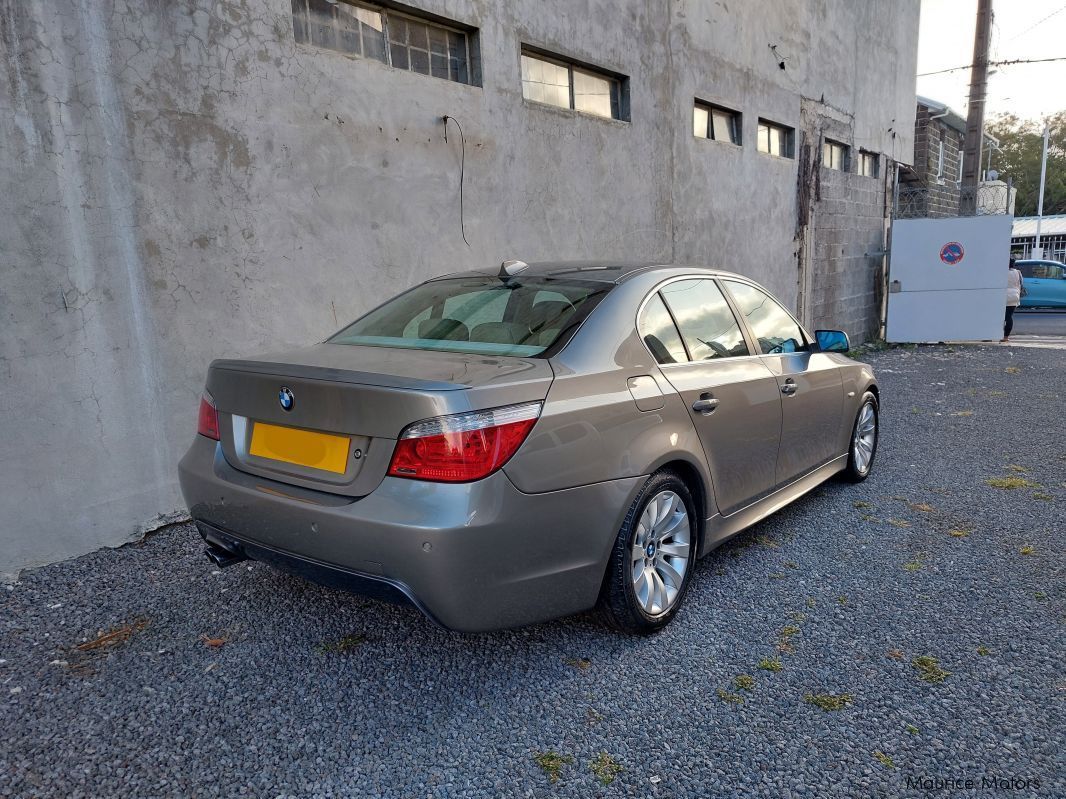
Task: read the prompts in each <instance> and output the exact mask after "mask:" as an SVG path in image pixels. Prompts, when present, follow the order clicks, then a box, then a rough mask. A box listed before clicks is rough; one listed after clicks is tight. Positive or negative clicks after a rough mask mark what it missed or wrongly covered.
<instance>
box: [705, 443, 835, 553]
mask: <svg viewBox="0 0 1066 799" xmlns="http://www.w3.org/2000/svg"><path fill="white" fill-rule="evenodd" d="M847 465H848V456H847V454H844V455H839V456H837V457H836V458H834V459H833V460H831V461H829V462H828V463H825V464H823V465H821V466H819V467H818V468H817V469H815V470H813V471H811V472H808V473H807V474H806V475H804V476H803V477H801V478H799V479H798V480H795V481H794V482H792V483H789V484H788V485H786V486H783V487H781V488H779V489H778V490H777V491H775V492H774V493H772V494H770V495H768V496H765V497H763V498H762V499H760V500H758V501H757V502H753V503H752V504H750V505H748V506H746V507H744V508H741V509H740V510H737V511H734V512H733V513H731V514H729V515H728V516H722V515H721V514H716V515H714V516H712V517H711V518H710V519H708V520H707V522H706V527H705V534H704V536H703V546H702V547H701V548H700V557H702V556H704V555H706V554H707V553H708V552H710V551H711V550H713V549H716V548H717V547H719V546H721V545H722V544H723V543H725V542H726V541H728V540H729V539H730V538H732V537H733V536H735V535H736V534H737V533H739V532H741V531H743V530H746V529H747V528H749V527H751V526H752V525H753V524H755V523H756V522H759V521H762V520H763V519H765V518H766V517H767V516H769V515H771V514H773V513H776V512H777V511H779V510H781V508H783V507H785V505H788V504H789V503H791V502H794V501H796V500H797V499H799V498H800V497H802V496H803V495H804V494H806V493H807V492H808V491H810V490H811V489H813V488H816V487H817V486H819V485H821V484H822V483H824V482H825V481H826V480H828V479H829V478H830V477H832V476H833V475H835V474H837V473H838V472H841V471H843V470H844V469H845V468H846V467H847Z"/></svg>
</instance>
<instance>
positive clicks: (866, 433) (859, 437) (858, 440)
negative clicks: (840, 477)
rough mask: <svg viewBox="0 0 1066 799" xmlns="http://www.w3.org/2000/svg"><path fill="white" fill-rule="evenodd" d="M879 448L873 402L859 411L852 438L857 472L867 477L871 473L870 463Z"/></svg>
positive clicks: (852, 449)
mask: <svg viewBox="0 0 1066 799" xmlns="http://www.w3.org/2000/svg"><path fill="white" fill-rule="evenodd" d="M876 446H877V411H876V410H874V406H873V403H872V402H867V403H866V404H865V405H863V406H862V410H861V411H859V418H858V419H857V420H856V422H855V433H854V435H853V436H852V437H851V457H852V460H853V461H854V463H855V470H856V471H857V472H859V474H863V475H865V474H866V473H867V472H868V471H870V463H871V462H872V461H873V459H874V448H875V447H876Z"/></svg>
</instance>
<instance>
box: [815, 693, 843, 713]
mask: <svg viewBox="0 0 1066 799" xmlns="http://www.w3.org/2000/svg"><path fill="white" fill-rule="evenodd" d="M853 698H854V697H852V695H851V694H805V695H804V697H803V701H804V702H806V703H807V704H808V705H814V706H815V707H817V708H820V709H822V710H826V711H832V710H843V709H844V708H846V707H848V706H849V705H850V704H851V702H852V699H853Z"/></svg>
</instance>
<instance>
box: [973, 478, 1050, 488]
mask: <svg viewBox="0 0 1066 799" xmlns="http://www.w3.org/2000/svg"><path fill="white" fill-rule="evenodd" d="M985 485H990V486H992V488H1002V489H1003V490H1004V491H1013V490H1014V489H1016V488H1040V486H1039V485H1038V484H1037V483H1034V482H1032V481H1030V480H1026V479H1025V478H1024V477H989V478H987V479H986V480H985Z"/></svg>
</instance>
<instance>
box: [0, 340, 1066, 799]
mask: <svg viewBox="0 0 1066 799" xmlns="http://www.w3.org/2000/svg"><path fill="white" fill-rule="evenodd" d="M870 360H871V361H872V362H873V363H874V365H875V367H876V368H877V370H878V373H879V377H880V380H881V385H882V396H883V397H884V408H883V415H882V424H883V437H882V441H881V450H880V452H879V456H878V462H877V464H876V467H875V470H874V474H873V476H872V477H871V478H870V479H869V480H868V481H867V482H866V483H864V484H862V485H860V486H849V485H845V484H843V483H839V482H830V483H827V484H826V485H824V486H822V487H821V488H820V489H818V490H816V491H815V492H814V493H813V494H811V495H809V496H808V497H806V498H804V499H802V500H800V501H799V502H798V503H796V504H794V505H793V506H792V507H790V508H788V509H786V510H784V511H782V512H781V513H779V514H777V515H776V516H775V517H773V518H771V519H769V520H767V521H766V522H764V523H762V524H760V525H758V526H757V527H756V528H754V529H752V530H750V531H748V532H745V533H743V534H741V535H740V536H738V537H737V538H735V539H734V540H733V541H731V542H730V543H729V544H727V545H726V546H724V547H723V548H721V549H719V550H718V551H717V552H715V553H714V554H712V555H710V556H709V557H707V558H705V559H704V560H702V561H701V562H700V564H699V567H698V569H697V572H696V575H695V582H694V584H693V586H692V591H691V593H690V594H689V597H688V603H687V605H686V608H685V609H684V610H683V611H682V613H681V614H680V615H679V616H678V618H677V619H676V620H675V622H674V624H673V625H671V627H670V628H669V629H668V630H667V631H665V632H664V633H662V634H661V635H658V636H656V637H652V638H625V637H620V636H618V635H614V634H612V633H610V632H607V631H606V630H605V629H604V628H602V627H600V626H599V625H598V623H597V622H596V620H595V619H594V618H593V617H591V616H586V617H579V618H571V619H566V620H563V621H559V622H554V623H551V624H544V625H539V626H536V627H532V628H527V629H523V630H517V631H511V632H504V633H498V634H492V635H478V636H462V635H456V634H449V633H445V632H441V631H438V630H436V629H434V628H433V627H431V626H430V625H429V624H428V623H427V622H426V621H424V620H423V619H422V618H421V617H420V616H419V615H418V614H417V613H416V612H414V611H413V610H410V609H407V608H403V607H396V606H390V605H383V604H377V603H374V602H370V601H366V600H363V599H360V598H358V597H353V596H351V595H347V594H344V593H341V592H337V591H331V590H327V589H324V588H321V587H318V586H315V585H311V584H308V583H305V582H302V581H300V580H298V579H296V578H292V577H288V576H285V575H282V574H279V573H276V572H274V571H272V570H270V569H269V568H267V567H265V566H262V565H258V564H254V565H252V566H250V567H248V566H246V565H244V564H242V565H240V566H236V567H234V568H232V569H229V570H227V571H225V572H218V571H215V570H213V568H212V567H210V565H209V564H208V563H207V561H206V560H205V559H204V557H203V556H202V554H201V546H200V543H199V539H198V537H197V536H196V534H195V532H194V531H193V530H192V528H191V527H190V526H188V525H181V526H176V527H171V528H169V529H166V530H164V531H161V532H159V533H157V534H154V535H152V536H150V537H149V538H147V539H146V540H145V541H143V542H142V543H140V544H138V545H134V546H128V547H124V548H122V549H118V550H109V551H103V552H98V553H94V554H92V555H88V556H85V557H82V558H78V559H76V560H73V561H69V562H66V563H61V564H57V565H53V566H49V567H46V568H42V569H38V570H36V571H33V572H30V573H26V574H24V575H23V576H22V579H21V581H20V582H19V583H17V584H15V585H14V586H10V587H9V588H8V590H0V625H2V627H0V636H2V637H0V729H2V731H3V734H2V738H0V796H64V797H78V796H94V797H95V796H138V797H149V796H183V797H184V796H193V795H196V796H215V795H218V796H235V795H254V796H349V797H351V796H359V797H370V796H383V797H418V796H426V797H438V796H446V797H452V796H456V797H457V796H478V797H480V796H501V797H504V796H505V797H514V796H570V797H593V796H641V797H643V796H648V797H676V796H699V797H716V796H722V797H741V796H743V797H749V796H765V797H774V799H788V797H820V796H844V797H882V796H883V797H898V796H910V795H918V796H925V795H930V794H931V793H935V794H936V795H948V796H967V797H969V796H973V797H991V796H997V795H1001V794H1005V795H1014V796H1059V797H1061V796H1064V795H1066V775H1064V767H1063V761H1062V750H1061V745H1062V742H1063V740H1064V739H1066V728H1064V727H1066V725H1064V715H1066V714H1064V701H1066V674H1064V673H1063V652H1064V649H1066V647H1064V643H1066V641H1064V631H1066V626H1064V625H1066V602H1064V592H1063V585H1062V577H1063V567H1062V562H1063V561H1062V556H1063V550H1064V546H1063V544H1064V529H1063V528H1064V525H1063V512H1062V508H1063V507H1064V506H1066V482H1064V481H1066V455H1064V448H1063V433H1062V431H1063V425H1064V422H1063V419H1064V416H1066V413H1064V412H1066V406H1064V402H1063V398H1062V394H1061V389H1062V387H1063V382H1064V381H1063V375H1064V374H1066V351H1058V350H1035V349H1030V350H1023V349H1012V348H1007V347H967V348H957V349H952V348H949V347H923V348H921V349H920V350H918V351H913V350H907V349H895V350H890V351H887V352H883V353H878V354H874V355H872V356H870ZM1011 465H1014V468H1015V471H1012V470H1011ZM1022 469H1025V470H1026V471H1024V472H1023V471H1022ZM1005 476H1013V477H1020V478H1024V479H1025V480H1028V481H1031V482H1032V483H1036V484H1039V487H1023V488H1017V489H1014V490H1003V489H997V488H993V487H990V486H988V485H987V484H986V483H985V480H986V479H988V478H995V477H1005ZM952 530H955V531H962V532H964V533H965V535H952V534H951V533H950V531H952ZM124 625H128V626H126V627H124ZM112 630H119V634H117V635H115V636H114V637H113V638H111V639H109V642H105V643H110V645H108V646H101V647H100V648H97V649H91V650H88V651H79V650H77V649H75V647H76V645H78V644H79V643H82V642H86V641H89V642H91V641H93V640H94V639H96V637H97V636H98V634H99V633H100V632H101V631H105V632H106V631H112ZM205 636H206V637H207V638H209V639H223V638H224V639H225V643H224V644H223V645H222V646H220V647H213V646H210V644H211V643H219V642H218V641H206V642H205V640H203V637H205ZM920 656H931V657H933V658H936V659H937V662H938V665H939V667H940V668H942V669H944V670H946V671H947V672H949V674H947V675H946V676H945V677H944V678H943V681H942V682H933V683H930V682H925V681H923V680H922V679H920V678H919V676H920V675H919V671H918V669H917V668H916V667H915V666H914V665H913V663H912V661H913V659H914V658H916V657H920ZM764 658H771V659H773V658H776V659H779V661H780V664H781V670H780V671H778V672H772V671H768V670H765V669H762V668H760V667H759V663H760V661H761V660H762V659H764ZM745 674H746V675H750V676H752V677H753V678H754V685H753V686H751V687H750V690H746V689H744V688H738V687H737V686H736V685H735V682H734V680H735V678H736V677H737V676H738V675H745ZM741 682H743V680H742V681H741ZM816 694H831V695H837V696H839V695H843V694H847V695H849V697H848V698H850V703H847V704H846V706H845V707H843V708H842V709H839V710H823V709H820V708H819V707H816V706H814V705H812V704H810V703H808V702H806V701H805V700H804V697H805V696H807V695H816ZM736 700H742V703H741V702H739V701H736ZM544 752H554V753H557V754H559V755H560V756H561V757H562V758H564V760H565V762H563V763H562V764H561V768H560V772H559V775H558V781H557V782H554V783H552V782H551V781H550V780H549V777H548V775H547V774H546V772H545V771H544V770H543V769H542V768H541V766H540V765H539V764H538V762H537V760H536V758H535V756H536V755H537V754H538V753H544ZM601 753H607V755H606V757H608V758H609V759H610V760H609V761H604V762H605V763H608V764H610V763H613V764H616V765H617V766H618V767H620V769H621V770H620V771H619V772H618V773H617V776H616V778H615V779H614V781H613V783H611V784H609V785H607V786H604V785H602V784H601V783H600V781H598V779H597V777H596V776H595V775H594V774H593V772H592V771H591V769H590V763H592V761H594V759H596V758H597V757H599V756H600V754H601ZM919 777H925V778H928V779H941V780H943V779H954V780H966V779H972V780H975V781H976V784H977V788H976V789H969V790H967V789H965V788H964V789H962V790H943V791H927V790H920V789H918V788H915V787H913V786H912V787H908V785H907V779H908V778H910V779H912V780H913V779H915V778H919ZM987 778H998V779H1001V780H1014V781H1015V782H1014V785H1015V786H1017V785H1018V784H1019V781H1022V780H1029V781H1030V782H1029V786H1030V787H1029V788H1017V787H1015V788H1013V789H1007V788H1003V787H998V788H991V787H986V788H983V789H982V788H981V781H982V780H983V779H987ZM1034 780H1036V781H1039V787H1035V786H1033V782H1032V781H1034Z"/></svg>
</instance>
